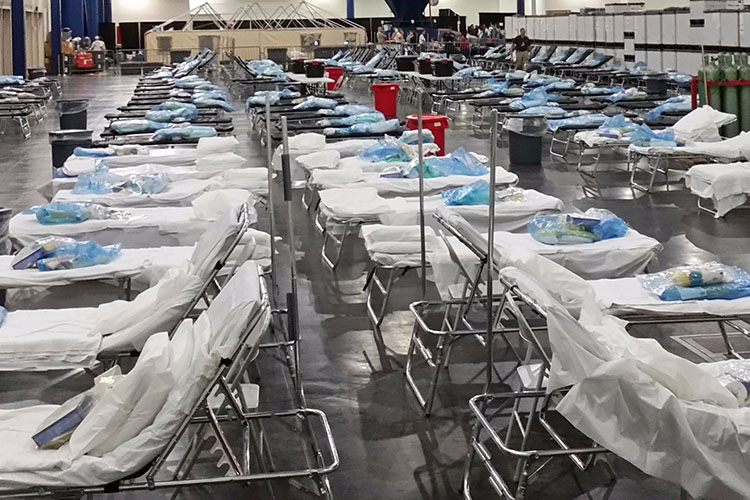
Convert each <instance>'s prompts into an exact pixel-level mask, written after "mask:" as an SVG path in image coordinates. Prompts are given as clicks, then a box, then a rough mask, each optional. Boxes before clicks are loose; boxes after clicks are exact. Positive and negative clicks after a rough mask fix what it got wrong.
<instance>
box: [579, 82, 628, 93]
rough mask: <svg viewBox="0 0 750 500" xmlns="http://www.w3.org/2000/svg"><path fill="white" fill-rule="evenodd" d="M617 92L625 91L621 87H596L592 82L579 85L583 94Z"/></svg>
mask: <svg viewBox="0 0 750 500" xmlns="http://www.w3.org/2000/svg"><path fill="white" fill-rule="evenodd" d="M618 92H625V89H624V88H623V87H597V86H596V85H595V84H593V83H587V84H586V85H584V86H583V87H581V93H582V94H584V95H612V94H617V93H618Z"/></svg>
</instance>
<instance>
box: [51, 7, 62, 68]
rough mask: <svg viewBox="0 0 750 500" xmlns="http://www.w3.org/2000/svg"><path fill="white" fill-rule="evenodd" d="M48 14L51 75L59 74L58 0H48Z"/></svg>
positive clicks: (59, 15)
mask: <svg viewBox="0 0 750 500" xmlns="http://www.w3.org/2000/svg"><path fill="white" fill-rule="evenodd" d="M49 14H50V20H51V21H52V29H51V33H52V35H51V38H52V40H51V42H52V44H51V45H52V61H50V62H51V65H50V66H51V69H52V74H53V75H59V74H60V73H61V71H60V53H61V52H62V50H61V49H62V47H61V45H62V44H61V43H60V33H62V18H61V12H60V0H50V1H49Z"/></svg>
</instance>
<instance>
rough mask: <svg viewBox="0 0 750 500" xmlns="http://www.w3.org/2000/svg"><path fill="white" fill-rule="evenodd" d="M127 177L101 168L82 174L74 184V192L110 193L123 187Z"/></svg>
mask: <svg viewBox="0 0 750 500" xmlns="http://www.w3.org/2000/svg"><path fill="white" fill-rule="evenodd" d="M126 182H127V179H126V178H124V177H121V176H119V175H115V174H112V173H110V172H109V169H107V168H100V169H98V170H97V171H95V172H94V173H91V174H81V175H79V176H78V180H77V181H76V183H75V186H73V194H109V193H112V192H114V191H116V190H119V189H122V188H123V187H124V186H125V184H126Z"/></svg>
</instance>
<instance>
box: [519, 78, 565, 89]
mask: <svg viewBox="0 0 750 500" xmlns="http://www.w3.org/2000/svg"><path fill="white" fill-rule="evenodd" d="M559 81H560V77H557V76H545V77H541V78H532V79H530V80H529V81H528V82H526V83H524V84H523V86H524V87H526V88H528V89H535V88H537V87H545V86H547V85H549V84H551V83H555V82H559Z"/></svg>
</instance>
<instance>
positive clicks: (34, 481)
mask: <svg viewBox="0 0 750 500" xmlns="http://www.w3.org/2000/svg"><path fill="white" fill-rule="evenodd" d="M246 269H247V267H243V268H242V269H241V270H240V271H242V272H241V273H238V275H237V276H236V277H235V278H234V279H233V280H232V282H236V283H238V285H237V286H236V287H235V286H232V284H233V283H232V282H230V284H229V285H228V288H229V289H230V291H231V292H232V296H230V297H229V298H228V300H226V299H222V300H221V301H219V298H217V301H219V302H220V305H221V306H222V307H221V310H220V311H216V310H215V311H211V310H209V311H207V312H206V313H204V315H202V316H201V318H199V319H198V321H196V322H195V323H194V324H193V323H191V322H189V321H188V322H185V323H184V324H183V325H182V326H181V328H180V329H179V330H178V331H177V333H176V335H175V337H174V338H173V339H172V340H171V341H169V339H168V337H167V334H166V333H162V334H158V335H155V336H153V337H151V339H150V340H149V342H148V344H147V345H146V346H145V347H144V350H143V352H142V354H141V356H140V357H139V359H138V361H137V363H136V367H134V369H133V371H132V372H131V373H135V375H131V376H128V375H126V376H125V377H123V379H122V380H121V381H120V382H118V384H117V385H116V386H115V388H114V389H113V390H114V391H115V392H114V394H119V393H124V394H129V395H131V396H130V397H124V398H122V399H121V401H122V402H124V403H127V404H126V405H125V404H123V405H122V406H120V404H118V403H117V402H116V401H111V403H108V404H106V405H101V407H100V405H97V406H96V407H95V408H94V410H92V413H90V414H89V416H87V417H86V418H85V419H84V421H83V422H82V423H81V427H79V428H82V429H84V430H87V429H88V427H91V428H92V430H94V429H96V432H94V433H89V432H85V433H84V432H81V433H78V434H76V433H74V434H73V436H72V437H71V441H70V443H69V445H65V446H63V447H62V448H60V449H58V450H39V449H36V448H35V446H34V445H33V442H32V441H31V440H30V439H29V436H30V435H31V434H32V433H33V431H34V430H35V429H36V427H37V426H38V425H39V424H40V423H41V422H42V421H43V420H44V418H45V417H46V416H47V415H49V414H50V413H51V412H52V411H54V410H55V409H56V408H57V406H54V405H45V406H33V407H27V408H22V409H16V410H3V411H0V422H2V424H3V426H2V429H3V430H2V439H3V440H4V442H5V444H6V451H9V452H10V453H9V454H7V455H5V454H4V459H3V460H2V462H0V488H2V489H8V488H14V487H33V486H47V487H54V486H85V485H100V484H108V483H111V482H113V481H116V480H118V479H122V478H124V477H127V476H128V475H131V474H134V473H136V472H138V471H140V470H142V469H143V468H144V467H145V466H146V465H148V464H149V463H150V462H151V461H152V460H153V459H154V458H155V457H156V456H157V455H158V453H159V452H160V451H161V450H162V449H163V448H164V446H165V445H166V444H167V443H168V441H169V439H170V438H171V436H172V435H173V434H174V432H175V431H176V430H177V428H178V426H179V425H180V423H181V422H182V420H183V419H184V416H185V415H186V414H187V413H189V411H190V409H191V408H192V406H194V405H195V404H196V403H197V401H198V398H199V397H200V394H201V393H202V392H203V391H205V389H206V388H207V386H208V383H209V381H210V380H211V378H212V376H213V374H214V373H215V372H216V369H217V367H218V366H219V363H220V360H221V357H227V356H228V355H229V354H230V353H231V352H233V350H234V349H235V348H236V346H237V343H238V342H239V339H240V335H241V332H242V330H243V329H244V327H245V324H246V323H247V321H248V318H249V316H250V315H251V314H253V313H254V312H255V311H258V310H259V308H260V307H261V304H260V299H259V297H260V292H259V285H258V280H259V278H258V275H257V272H255V274H250V273H251V272H252V271H248V272H247V273H245V272H244V271H246ZM250 269H252V268H250ZM253 292H254V293H255V295H254V296H253V295H251V293H253ZM224 296H227V294H225V295H224ZM220 297H221V294H220ZM228 302H229V303H228ZM219 314H221V315H219ZM227 318H231V320H232V321H231V322H227V321H226V319H227ZM267 320H268V314H267V313H264V314H263V316H262V319H261V324H260V326H259V327H258V328H257V333H256V332H255V330H254V333H253V338H252V340H251V341H252V342H253V343H255V342H257V340H256V338H255V337H257V336H258V335H259V334H260V333H261V332H262V331H263V330H264V329H265V327H267ZM139 364H141V366H140V368H143V366H144V365H145V364H148V365H150V366H154V367H156V366H160V367H162V368H161V370H162V371H163V370H167V369H168V373H165V374H164V376H163V377H162V378H164V379H168V380H171V384H169V391H168V392H166V397H165V398H164V401H163V403H162V404H153V403H152V404H148V405H147V404H144V403H145V402H146V401H152V400H153V399H154V398H153V395H152V394H150V391H149V390H148V389H149V388H150V387H152V384H151V383H149V381H151V380H153V376H151V375H152V374H153V370H144V369H139ZM165 367H167V368H165ZM129 375H130V374H129ZM140 375H143V379H141V378H140ZM141 386H142V388H140V387H141ZM133 395H136V396H137V399H135V400H134V398H133ZM124 406H128V407H132V408H139V409H140V410H141V411H140V412H138V413H136V414H134V415H133V418H132V419H131V418H130V416H127V417H125V418H124V419H122V417H120V418H121V419H122V423H120V424H119V425H118V426H117V427H116V428H113V427H112V426H106V425H102V424H104V423H105V422H107V421H108V420H107V419H106V417H105V416H106V415H108V414H111V413H114V412H117V413H115V414H118V413H119V414H122V408H123V407H124ZM95 410H96V411H95ZM92 414H93V416H91V415H92ZM144 414H148V415H149V417H151V416H152V415H153V417H152V418H143V416H144ZM139 417H140V421H139V420H138V418H139ZM136 422H137V423H138V425H134V424H135V423H136ZM94 423H97V424H99V425H96V426H94V425H91V424H94ZM123 428H125V429H128V430H129V434H128V436H129V435H132V436H133V437H128V436H124V435H123V431H122V429H123ZM92 435H94V436H96V438H98V442H101V443H107V444H108V445H109V446H110V447H112V446H114V449H112V450H109V451H104V452H102V453H101V454H100V455H101V456H93V455H91V454H89V455H78V454H76V453H73V450H80V449H81V447H82V443H91V442H92ZM118 442H119V443H120V444H117V445H116V446H115V444H116V443H118ZM83 449H85V447H84V448H83Z"/></svg>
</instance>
